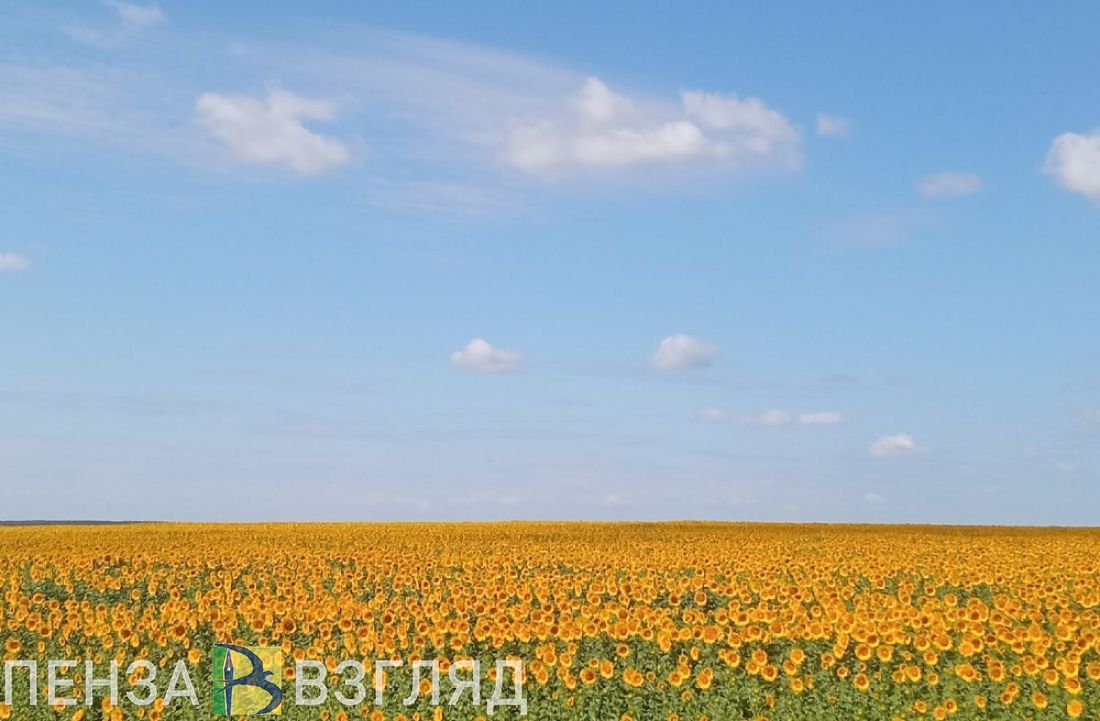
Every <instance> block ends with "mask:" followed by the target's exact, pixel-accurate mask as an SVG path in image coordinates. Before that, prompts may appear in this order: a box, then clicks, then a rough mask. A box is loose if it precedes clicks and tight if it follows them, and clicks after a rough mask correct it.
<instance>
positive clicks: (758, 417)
mask: <svg viewBox="0 0 1100 721" xmlns="http://www.w3.org/2000/svg"><path fill="white" fill-rule="evenodd" d="M744 420H745V422H746V423H751V424H753V425H757V426H772V427H780V426H795V425H799V426H836V425H840V424H841V423H843V422H844V414H843V413H841V412H840V411H811V412H807V413H788V412H787V411H784V410H780V409H778V408H772V409H769V410H765V411H760V412H759V413H756V414H753V415H750V416H746V417H745V418H744Z"/></svg>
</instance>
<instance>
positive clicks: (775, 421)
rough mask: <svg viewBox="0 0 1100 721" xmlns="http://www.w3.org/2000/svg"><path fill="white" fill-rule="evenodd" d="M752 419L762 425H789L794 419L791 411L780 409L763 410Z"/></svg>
mask: <svg viewBox="0 0 1100 721" xmlns="http://www.w3.org/2000/svg"><path fill="white" fill-rule="evenodd" d="M750 420H751V421H752V422H753V423H755V424H757V425H760V426H789V425H790V424H791V423H792V422H793V421H794V419H793V418H791V414H790V413H787V412H785V411H781V410H778V409H772V410H767V411H761V412H760V413H757V414H756V415H755V416H753V417H752V418H751V419H750Z"/></svg>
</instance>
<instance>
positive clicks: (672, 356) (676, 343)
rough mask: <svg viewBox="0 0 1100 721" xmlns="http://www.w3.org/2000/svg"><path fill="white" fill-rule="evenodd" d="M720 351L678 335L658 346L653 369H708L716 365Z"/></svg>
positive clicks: (690, 337)
mask: <svg viewBox="0 0 1100 721" xmlns="http://www.w3.org/2000/svg"><path fill="white" fill-rule="evenodd" d="M717 354H718V349H717V348H716V347H715V346H714V345H712V344H710V343H704V342H702V341H701V340H699V339H698V338H696V337H694V336H690V335H686V334H684V333H677V334H676V335H671V336H669V337H668V338H665V339H664V340H662V341H661V342H660V343H659V344H658V345H657V350H656V351H655V352H654V354H653V358H652V362H653V367H654V368H658V369H660V370H674V369H682V368H706V367H708V366H710V365H711V364H712V363H714V358H715V356H716V355H717Z"/></svg>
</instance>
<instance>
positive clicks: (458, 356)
mask: <svg viewBox="0 0 1100 721" xmlns="http://www.w3.org/2000/svg"><path fill="white" fill-rule="evenodd" d="M451 364H452V365H454V366H456V367H458V368H464V369H466V370H468V371H474V372H477V373H507V372H508V371H513V370H515V369H516V368H518V367H519V364H520V354H519V351H514V350H505V349H503V348H495V347H493V346H492V345H491V344H489V343H488V342H487V341H484V340H482V339H480V338H475V339H474V340H472V341H470V342H469V343H467V344H466V347H465V348H463V349H462V350H456V351H455V352H454V353H452V354H451Z"/></svg>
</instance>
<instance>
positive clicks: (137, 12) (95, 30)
mask: <svg viewBox="0 0 1100 721" xmlns="http://www.w3.org/2000/svg"><path fill="white" fill-rule="evenodd" d="M102 5H103V6H104V7H106V8H109V9H110V10H111V11H113V12H114V14H115V24H114V25H106V24H104V23H100V24H98V25H92V24H86V23H82V24H76V23H70V24H68V25H66V26H65V27H64V28H63V30H64V32H65V34H66V35H68V36H69V37H70V38H72V39H73V40H75V41H77V42H79V43H83V44H85V45H90V46H92V47H96V48H100V49H110V48H115V47H117V46H119V45H121V44H122V43H123V42H125V41H126V40H128V39H129V38H131V37H133V36H135V35H137V34H139V33H140V32H142V31H143V30H145V29H147V28H151V27H153V26H154V25H159V24H160V23H163V22H164V21H165V19H166V18H165V15H164V11H162V10H161V9H160V5H157V4H152V5H139V4H136V3H128V2H119V1H118V0H103V2H102Z"/></svg>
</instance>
